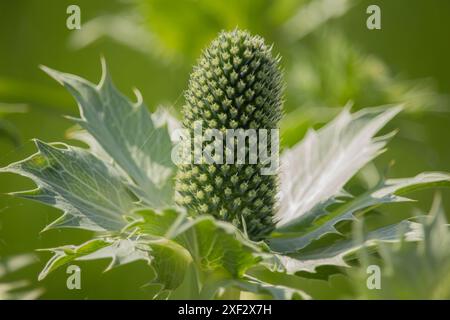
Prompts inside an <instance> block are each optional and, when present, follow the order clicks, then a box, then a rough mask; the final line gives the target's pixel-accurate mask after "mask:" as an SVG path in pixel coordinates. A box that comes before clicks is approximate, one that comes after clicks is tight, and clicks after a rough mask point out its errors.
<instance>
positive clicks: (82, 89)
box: [43, 61, 175, 208]
mask: <svg viewBox="0 0 450 320" xmlns="http://www.w3.org/2000/svg"><path fill="white" fill-rule="evenodd" d="M43 69H44V71H45V72H47V73H48V74H49V75H50V76H52V77H53V78H55V79H56V80H57V81H59V82H60V83H61V84H63V85H64V86H65V87H66V88H67V90H68V91H69V92H70V93H71V94H72V95H73V96H74V97H75V99H76V100H77V102H78V105H79V108H80V115H81V118H80V119H74V121H76V122H77V124H79V125H80V126H81V127H82V128H83V129H85V130H86V131H87V132H89V134H90V135H91V136H92V137H94V138H95V140H96V141H97V143H98V144H99V145H100V146H101V147H102V148H103V150H104V151H105V152H106V153H108V155H109V156H110V157H111V158H112V159H113V160H114V161H115V162H116V163H117V165H118V166H120V167H121V169H122V170H123V171H124V172H126V173H127V174H128V176H129V177H130V178H131V180H132V182H131V181H130V183H131V188H132V189H133V191H134V192H135V193H136V194H137V195H138V196H139V197H140V198H141V199H142V200H143V201H144V202H145V203H146V204H148V205H150V206H152V207H157V208H159V207H165V206H168V205H170V204H171V203H172V200H173V199H172V198H173V186H172V184H173V181H172V180H173V179H172V178H173V175H174V173H175V165H174V163H173V162H172V160H171V148H172V143H171V140H170V135H169V132H168V129H167V127H166V126H165V125H163V126H157V125H156V124H155V121H153V120H152V117H151V114H150V113H149V111H148V110H147V107H146V106H145V105H144V104H143V102H142V99H141V97H140V94H139V93H138V92H137V91H136V94H137V97H138V101H137V102H136V103H132V102H131V101H130V100H128V99H127V98H126V97H124V96H123V95H122V94H120V93H119V92H118V91H117V89H116V88H115V87H114V85H113V83H112V81H111V79H110V77H109V75H108V72H107V70H106V66H105V63H104V61H103V75H102V79H101V81H100V83H99V84H98V85H97V86H96V85H94V84H92V83H90V82H89V81H87V80H85V79H82V78H80V77H77V76H75V75H71V74H67V73H61V72H58V71H55V70H52V69H49V68H47V67H43Z"/></svg>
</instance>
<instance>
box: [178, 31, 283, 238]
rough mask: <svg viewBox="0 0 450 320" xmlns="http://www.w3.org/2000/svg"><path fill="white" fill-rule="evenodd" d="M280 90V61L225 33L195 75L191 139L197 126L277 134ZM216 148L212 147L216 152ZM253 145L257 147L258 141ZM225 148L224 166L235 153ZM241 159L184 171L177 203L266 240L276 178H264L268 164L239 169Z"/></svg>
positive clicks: (237, 34) (187, 114) (259, 43)
mask: <svg viewBox="0 0 450 320" xmlns="http://www.w3.org/2000/svg"><path fill="white" fill-rule="evenodd" d="M282 86H283V85H282V82H281V72H280V70H279V67H278V61H277V59H275V58H273V57H272V54H271V49H270V48H269V47H267V46H266V45H265V44H264V40H263V39H262V38H260V37H252V36H251V35H249V34H248V33H247V32H243V31H239V30H236V31H234V32H229V33H222V34H220V35H219V37H218V39H216V40H214V41H213V42H212V44H211V46H210V47H209V48H208V49H206V51H205V52H204V54H203V57H202V58H201V59H200V61H199V65H198V66H197V67H195V68H194V71H193V73H192V75H191V79H190V84H189V90H188V91H187V93H186V101H187V104H186V105H185V106H184V108H183V115H184V120H183V126H184V127H185V128H187V129H188V130H189V131H190V132H191V135H192V136H193V135H194V130H195V125H196V122H199V123H201V124H202V126H203V127H204V128H205V129H206V130H208V129H218V130H222V131H223V134H225V133H226V129H254V130H256V129H266V130H271V129H277V128H278V122H279V120H280V118H281V104H282V100H281V99H282V92H281V91H282ZM260 140H261V139H260ZM269 141H270V137H269V138H267V139H266V142H267V143H269ZM260 142H262V141H260ZM194 143H195V142H194ZM217 143H219V142H217V141H213V142H212V143H210V144H209V147H211V149H215V147H216V146H215V144H217ZM220 143H222V144H223V141H222V142H220ZM251 143H252V144H253V145H255V146H256V144H257V143H258V141H254V142H251ZM202 147H203V146H202ZM218 147H219V148H220V146H218ZM233 148H234V144H233ZM221 149H222V157H221V158H222V162H223V160H224V158H225V157H227V159H228V155H226V151H232V150H227V149H226V148H224V147H221ZM193 156H195V155H193ZM216 156H218V157H220V156H219V155H216ZM246 156H247V157H246V159H248V158H249V156H248V152H247V154H246ZM237 158H238V156H237V153H235V152H234V151H233V164H231V165H215V164H208V163H207V162H206V161H204V164H201V165H199V164H195V163H193V164H185V165H182V166H180V170H179V174H178V181H179V184H178V188H177V189H178V192H179V193H180V200H179V203H180V204H181V205H186V206H187V207H189V208H191V210H192V211H193V212H194V213H196V212H199V213H204V214H208V213H210V214H212V215H214V216H215V217H217V218H219V219H223V220H225V221H229V222H232V223H233V224H234V225H236V226H237V227H239V228H240V229H241V230H244V231H245V232H246V233H247V234H248V235H249V236H250V237H251V238H252V239H262V238H264V237H265V236H267V234H269V233H270V232H271V231H272V230H273V228H274V220H273V216H274V211H275V203H276V200H275V196H276V193H277V181H276V176H274V175H263V174H261V169H262V168H263V167H264V166H265V165H267V164H265V163H262V164H261V163H260V164H237ZM219 159H220V158H219Z"/></svg>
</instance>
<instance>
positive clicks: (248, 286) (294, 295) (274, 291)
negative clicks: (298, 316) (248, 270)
mask: <svg viewBox="0 0 450 320" xmlns="http://www.w3.org/2000/svg"><path fill="white" fill-rule="evenodd" d="M231 284H232V285H234V286H236V287H238V288H239V289H241V290H244V291H248V292H252V293H256V294H266V295H269V296H271V297H272V299H275V300H300V299H301V300H309V299H311V297H310V296H309V295H308V294H306V293H305V292H303V291H302V290H299V289H294V288H289V287H287V286H283V285H275V284H271V283H267V282H263V281H261V280H259V279H257V278H254V277H250V276H246V277H245V279H243V280H233V281H232V282H231Z"/></svg>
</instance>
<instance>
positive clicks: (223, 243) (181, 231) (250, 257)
mask: <svg viewBox="0 0 450 320" xmlns="http://www.w3.org/2000/svg"><path fill="white" fill-rule="evenodd" d="M137 214H139V215H142V216H143V217H144V222H143V223H141V224H140V225H138V227H139V228H140V230H141V232H142V233H143V234H146V235H148V236H158V237H165V238H167V239H171V240H173V241H175V242H177V243H178V244H180V245H181V246H183V247H184V248H185V249H186V250H187V251H188V252H189V253H190V255H191V257H192V260H193V261H194V263H196V264H197V265H198V266H199V268H200V269H201V270H203V271H207V272H210V271H217V270H225V271H226V272H228V274H229V275H230V276H232V277H240V276H242V275H243V273H244V272H245V270H246V269H248V268H249V267H250V266H252V265H254V264H255V263H257V261H258V258H257V257H256V255H255V253H257V252H259V251H260V250H261V249H260V248H259V247H258V246H257V245H256V244H255V243H253V242H251V241H249V240H248V239H246V238H245V237H244V236H243V235H242V234H241V232H240V231H239V230H237V229H236V227H234V226H233V225H232V224H229V223H226V222H223V221H217V220H215V219H214V218H213V217H210V216H199V217H197V218H190V217H187V216H186V215H183V214H179V213H177V212H176V211H173V210H166V211H164V212H162V213H156V212H154V211H151V210H142V211H138V212H137Z"/></svg>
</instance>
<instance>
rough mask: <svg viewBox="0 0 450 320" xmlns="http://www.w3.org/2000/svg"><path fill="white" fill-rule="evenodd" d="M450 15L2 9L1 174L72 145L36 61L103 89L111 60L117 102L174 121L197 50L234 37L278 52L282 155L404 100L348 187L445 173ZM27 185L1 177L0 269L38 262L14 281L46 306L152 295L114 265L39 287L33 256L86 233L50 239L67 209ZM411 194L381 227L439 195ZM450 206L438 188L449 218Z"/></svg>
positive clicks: (235, 8) (339, 9)
mask: <svg viewBox="0 0 450 320" xmlns="http://www.w3.org/2000/svg"><path fill="white" fill-rule="evenodd" d="M71 4H76V5H78V6H79V7H80V9H81V25H82V28H81V30H68V29H67V27H66V19H67V17H68V14H67V13H66V9H67V7H68V6H69V5H71ZM371 4H377V5H378V6H379V7H380V8H381V26H382V29H381V30H368V29H367V28H366V19H367V17H368V14H367V13H366V8H367V7H368V6H369V5H371ZM449 15H450V2H449V1H447V0H429V1H422V0H385V1H375V0H371V1H351V0H312V1H306V0H303V1H302V0H226V1H225V0H221V1H218V0H177V1H175V0H169V1H168V0H128V1H110V0H108V1H106V0H97V1H88V0H83V1H66V0H40V1H36V0H28V1H26V0H19V1H1V2H0V43H1V50H0V167H1V166H5V165H7V164H9V163H11V162H13V161H17V160H19V159H23V158H24V157H26V156H28V155H30V154H32V153H34V152H35V148H34V145H33V143H32V142H31V139H32V138H39V139H41V140H44V141H47V142H54V141H64V142H69V141H70V140H69V139H68V138H67V135H66V133H67V130H68V129H69V128H70V127H71V126H72V125H73V124H72V123H71V122H70V121H69V120H67V119H66V118H65V117H64V116H65V115H70V116H75V115H76V114H77V112H78V109H77V106H76V103H75V102H74V100H73V99H72V98H71V97H70V95H69V94H68V93H67V92H66V91H65V90H64V89H63V88H62V87H61V86H60V85H59V84H57V83H56V82H54V81H53V80H52V79H50V78H49V77H48V76H47V75H46V74H44V72H42V71H41V70H40V69H39V68H38V66H39V65H47V66H49V67H52V68H54V69H57V70H61V71H66V72H69V73H74V74H78V75H81V76H83V77H85V78H87V79H90V80H91V81H93V82H98V81H99V78H100V72H101V70H100V57H101V56H104V57H105V58H106V61H107V63H108V66H109V69H110V71H111V74H112V77H113V79H114V82H115V83H116V85H117V86H118V87H119V89H120V90H121V91H122V92H124V93H125V94H126V95H128V96H130V97H131V98H132V97H133V94H132V88H133V87H136V88H139V90H140V91H141V92H142V94H143V97H144V101H145V102H146V104H147V105H148V107H149V108H150V109H152V110H155V109H156V108H157V107H158V106H160V105H164V106H166V107H169V108H171V109H172V110H173V112H174V114H177V112H178V110H179V109H180V107H181V106H182V104H183V90H184V89H185V88H186V85H187V79H188V76H189V72H190V70H191V69H192V65H193V64H194V63H195V60H196V57H197V56H198V55H199V54H200V52H201V49H202V48H203V47H204V46H205V45H206V44H207V43H208V42H209V41H210V40H211V39H213V38H214V37H215V35H216V34H217V33H218V32H219V31H221V30H223V29H227V30H228V29H234V28H235V27H239V28H246V29H248V30H250V31H251V32H252V33H255V34H260V35H261V36H263V37H264V38H266V40H267V41H268V42H269V43H273V44H274V51H275V52H276V53H279V54H280V55H281V56H282V64H283V68H284V70H285V74H286V76H285V80H286V84H287V87H286V102H285V111H286V116H285V118H284V120H283V123H282V128H281V129H282V133H283V146H284V147H288V146H291V145H293V144H294V143H296V142H297V141H299V140H300V139H301V138H302V137H303V135H304V134H305V132H306V130H307V128H309V127H316V128H318V127H320V126H321V125H323V124H324V123H326V122H327V121H328V120H330V119H331V118H332V117H333V116H334V115H336V114H337V113H338V112H339V110H340V108H342V107H343V106H344V105H346V104H348V103H353V109H354V110H357V109H360V108H363V107H370V106H377V105H385V104H395V103H404V106H405V107H404V111H403V112H402V114H401V115H399V116H398V117H397V118H396V119H395V120H394V121H393V122H392V123H391V124H390V125H389V127H388V128H387V129H386V132H388V131H390V130H393V129H396V128H397V129H399V131H398V133H397V135H396V137H395V138H394V139H393V140H392V141H391V143H390V144H389V145H388V147H389V150H388V152H386V153H385V154H383V155H382V156H381V157H380V158H379V159H377V160H376V161H375V164H374V165H370V166H368V167H367V168H365V169H364V170H363V171H362V173H361V174H360V175H359V176H358V177H357V179H359V182H360V183H355V184H354V186H353V187H352V185H351V186H350V188H355V189H358V188H359V186H361V185H364V184H365V185H367V186H370V185H372V184H374V183H375V182H376V181H377V179H378V178H379V176H380V174H384V173H385V172H387V174H388V176H390V177H404V176H412V175H415V174H417V173H419V172H421V171H450V148H449V146H450V142H449V139H450V113H449V111H450V104H449V97H448V96H449V95H450V77H449V74H450V59H449V58H448V57H450V41H449V39H450V20H449V19H448V17H449ZM70 142H71V143H72V144H75V142H73V141H70ZM393 160H395V162H393ZM31 188H34V186H33V184H32V183H31V181H29V180H27V179H25V178H22V177H19V176H14V175H11V174H2V175H0V260H1V259H6V258H8V257H17V255H23V254H32V255H31V256H27V260H26V261H28V263H23V268H20V270H17V271H16V272H12V273H8V274H7V275H6V280H8V281H11V282H14V281H19V280H23V279H25V280H26V281H28V283H27V285H26V286H27V287H28V288H31V289H39V290H41V291H39V292H40V297H41V298H46V299H55V298H60V299H66V298H79V299H84V298H135V299H140V298H147V297H148V296H147V294H146V287H145V283H146V281H150V279H151V278H152V275H151V274H150V272H151V271H150V269H149V268H147V267H146V266H145V265H144V264H143V263H142V264H140V263H135V264H132V265H128V266H125V267H121V268H118V269H115V270H113V271H110V272H108V273H102V270H103V269H104V268H105V267H106V266H107V264H108V262H107V261H104V262H96V263H92V262H90V263H80V264H79V265H80V266H81V267H82V290H72V291H71V290H68V289H67V288H66V278H67V275H66V274H65V269H64V268H62V269H61V270H58V271H57V272H55V273H54V274H52V275H51V276H49V277H48V278H47V279H45V280H44V281H42V282H38V281H37V274H38V273H39V271H40V269H41V268H42V267H43V265H44V264H45V261H46V259H47V258H48V257H49V255H48V254H47V253H36V251H35V250H36V249H38V248H48V247H55V246H60V245H64V244H73V243H80V242H81V241H84V240H87V239H89V237H90V234H89V233H88V232H86V231H79V230H72V231H64V232H63V233H61V232H59V231H55V230H51V231H48V232H45V233H41V230H42V229H43V228H44V227H45V226H46V225H47V224H48V223H49V222H50V221H52V220H54V219H55V218H56V217H58V216H59V215H60V213H59V212H58V211H57V210H56V209H52V208H49V207H46V206H44V205H42V204H38V203H34V202H31V201H25V200H22V199H17V198H14V197H11V196H9V195H7V193H8V192H12V191H18V190H25V189H31ZM413 196H414V198H415V199H418V200H420V201H419V202H417V203H410V204H402V205H391V206H388V207H387V208H386V210H384V211H383V215H382V217H381V219H385V220H386V221H387V222H395V221H399V220H400V219H401V218H405V217H408V216H410V215H412V214H413V213H414V212H416V211H417V210H422V211H423V212H427V211H428V209H429V207H430V205H431V201H432V197H433V193H432V192H420V193H417V194H414V195H413ZM449 196H450V193H449V191H448V190H442V198H443V202H444V207H445V208H447V209H448V212H447V217H450V215H449V212H450V209H449V208H450V198H449ZM30 257H31V260H30ZM19 266H21V264H18V265H17V268H18V267H19ZM12 268H14V267H12ZM0 271H1V270H0ZM1 275H2V274H1V272H0V276H1ZM146 279H148V280H146ZM143 285H144V286H143ZM298 285H299V286H303V287H307V288H309V289H311V290H312V291H313V292H315V294H316V297H318V298H345V297H350V296H352V292H354V290H355V289H354V288H353V284H352V281H351V280H348V278H347V277H344V276H343V275H337V276H335V277H333V278H332V279H331V280H330V284H328V283H326V282H324V281H322V280H315V279H311V280H301V281H300V280H299V284H298ZM0 298H1V290H0Z"/></svg>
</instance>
